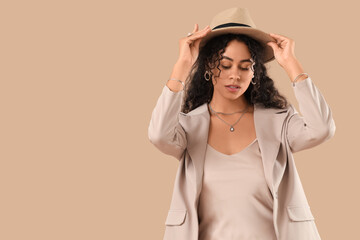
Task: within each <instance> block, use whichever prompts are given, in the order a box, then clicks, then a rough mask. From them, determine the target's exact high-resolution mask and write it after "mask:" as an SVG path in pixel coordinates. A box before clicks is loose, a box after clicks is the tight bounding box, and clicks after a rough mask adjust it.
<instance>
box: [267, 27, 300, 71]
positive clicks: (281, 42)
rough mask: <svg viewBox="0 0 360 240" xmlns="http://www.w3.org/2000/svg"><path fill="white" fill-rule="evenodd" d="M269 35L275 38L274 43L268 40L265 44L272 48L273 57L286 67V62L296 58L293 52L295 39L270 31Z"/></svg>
mask: <svg viewBox="0 0 360 240" xmlns="http://www.w3.org/2000/svg"><path fill="white" fill-rule="evenodd" d="M269 35H270V37H272V38H274V39H275V41H276V43H275V42H268V43H267V45H269V46H270V47H271V48H272V49H273V50H274V55H275V59H276V60H277V61H278V63H279V64H280V66H282V67H283V68H286V66H287V63H291V62H292V61H293V60H296V57H295V53H294V48H295V41H294V40H292V39H291V38H288V37H285V36H282V35H279V34H274V33H270V34H269Z"/></svg>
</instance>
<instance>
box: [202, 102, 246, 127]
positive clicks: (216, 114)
mask: <svg viewBox="0 0 360 240" xmlns="http://www.w3.org/2000/svg"><path fill="white" fill-rule="evenodd" d="M209 107H210V110H211V111H212V112H213V113H215V116H216V117H218V118H219V119H220V120H221V121H223V122H224V123H226V124H227V125H229V126H230V132H233V131H234V130H235V128H234V126H235V125H236V124H237V123H238V122H239V121H240V119H241V118H242V116H243V115H244V114H245V113H246V112H247V109H248V107H249V105H247V106H246V108H245V110H244V111H243V113H242V114H241V116H240V118H239V119H238V120H237V121H236V122H235V123H234V124H232V125H231V124H229V123H227V122H225V121H224V120H223V119H221V118H220V117H219V115H218V113H221V114H227V115H230V114H234V113H222V112H216V111H214V110H213V109H212V107H211V105H210V103H209ZM235 113H237V112H235Z"/></svg>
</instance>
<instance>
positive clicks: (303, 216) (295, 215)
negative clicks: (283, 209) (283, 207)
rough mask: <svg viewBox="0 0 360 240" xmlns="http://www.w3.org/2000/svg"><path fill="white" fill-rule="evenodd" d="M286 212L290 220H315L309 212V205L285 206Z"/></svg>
mask: <svg viewBox="0 0 360 240" xmlns="http://www.w3.org/2000/svg"><path fill="white" fill-rule="evenodd" d="M287 213H288V215H289V218H290V219H291V220H292V221H311V220H315V219H314V216H313V215H312V213H311V209H310V206H309V205H307V204H305V205H292V206H287Z"/></svg>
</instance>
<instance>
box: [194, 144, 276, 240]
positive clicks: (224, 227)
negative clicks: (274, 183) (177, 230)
mask: <svg viewBox="0 0 360 240" xmlns="http://www.w3.org/2000/svg"><path fill="white" fill-rule="evenodd" d="M272 207H273V199H272V196H271V193H270V190H269V188H268V186H267V184H266V181H265V175H264V170H263V165H262V160H261V153H260V149H259V145H258V141H257V139H255V140H254V141H253V142H252V143H251V144H249V145H248V146H247V147H246V148H244V149H243V150H242V151H240V152H238V153H235V154H232V155H227V154H224V153H221V152H219V151H217V150H216V149H214V148H213V147H211V146H210V145H209V144H207V149H206V156H205V162H204V176H203V186H202V190H201V193H200V198H199V205H198V216H199V240H219V239H221V240H258V239H259V240H260V239H261V240H276V235H275V230H274V226H273V214H272Z"/></svg>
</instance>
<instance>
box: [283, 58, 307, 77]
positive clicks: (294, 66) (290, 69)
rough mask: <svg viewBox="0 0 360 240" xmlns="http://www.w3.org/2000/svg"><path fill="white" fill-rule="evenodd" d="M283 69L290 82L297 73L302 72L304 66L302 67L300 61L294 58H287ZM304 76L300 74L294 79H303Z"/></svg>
mask: <svg viewBox="0 0 360 240" xmlns="http://www.w3.org/2000/svg"><path fill="white" fill-rule="evenodd" d="M284 69H285V71H286V73H287V75H288V76H289V78H290V81H291V82H293V81H294V80H295V78H296V77H297V76H298V75H299V74H301V73H303V72H304V68H303V67H302V65H301V64H300V62H299V61H298V60H297V59H295V58H293V59H290V60H288V61H287V64H286V65H285V66H284ZM304 77H305V75H302V76H300V77H299V78H298V79H297V80H296V81H300V80H303V79H305V78H306V77H305V78H304Z"/></svg>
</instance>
